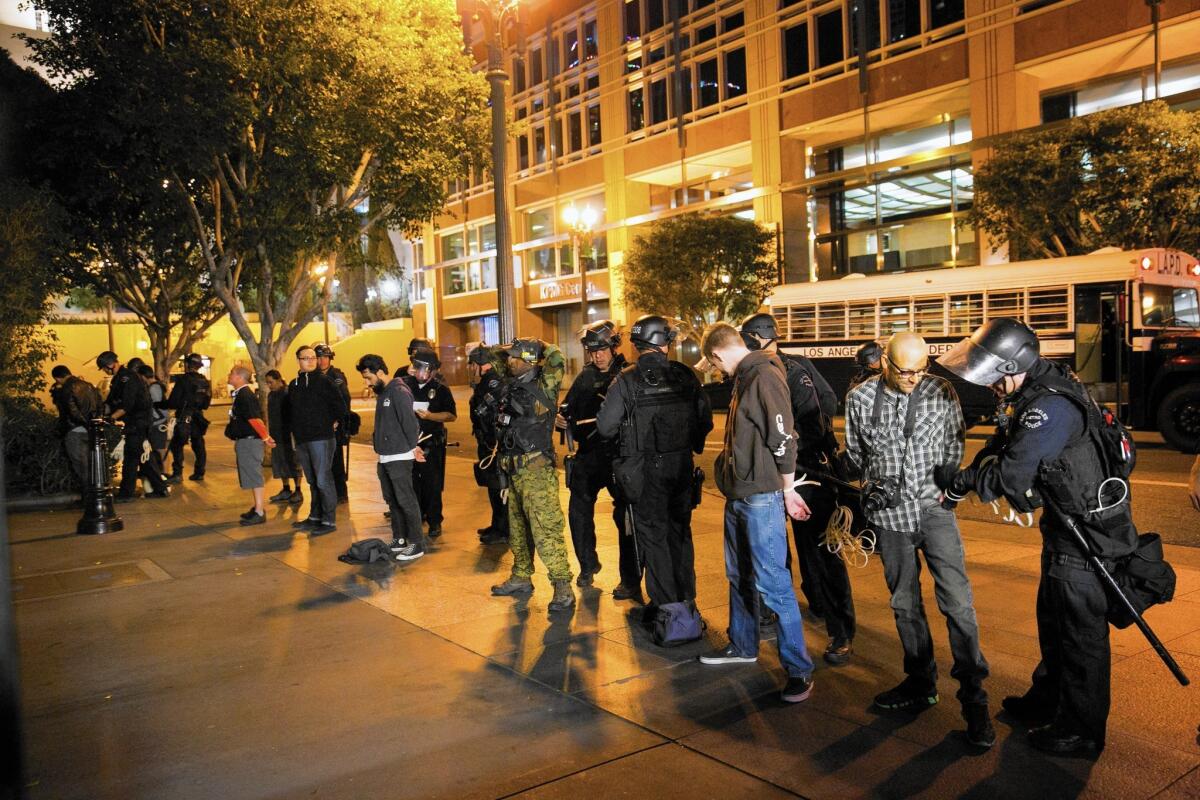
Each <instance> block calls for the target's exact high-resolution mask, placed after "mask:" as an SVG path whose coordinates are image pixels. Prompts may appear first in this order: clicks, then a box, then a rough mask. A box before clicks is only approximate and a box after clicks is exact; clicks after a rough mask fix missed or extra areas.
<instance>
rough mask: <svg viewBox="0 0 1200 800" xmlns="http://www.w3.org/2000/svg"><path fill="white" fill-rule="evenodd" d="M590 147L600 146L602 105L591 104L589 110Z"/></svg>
mask: <svg viewBox="0 0 1200 800" xmlns="http://www.w3.org/2000/svg"><path fill="white" fill-rule="evenodd" d="M587 121H588V147H599V146H600V106H599V105H590V106H588V110H587Z"/></svg>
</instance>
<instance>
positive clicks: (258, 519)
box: [238, 512, 267, 526]
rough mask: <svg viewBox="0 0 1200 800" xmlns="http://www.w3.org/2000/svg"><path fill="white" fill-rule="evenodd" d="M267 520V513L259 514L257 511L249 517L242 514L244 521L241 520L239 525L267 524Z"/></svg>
mask: <svg viewBox="0 0 1200 800" xmlns="http://www.w3.org/2000/svg"><path fill="white" fill-rule="evenodd" d="M266 521H267V515H266V514H259V513H258V512H255V513H253V514H251V515H250V516H248V517H247V516H245V515H242V521H241V522H239V523H238V524H239V525H242V526H246V525H264V524H266Z"/></svg>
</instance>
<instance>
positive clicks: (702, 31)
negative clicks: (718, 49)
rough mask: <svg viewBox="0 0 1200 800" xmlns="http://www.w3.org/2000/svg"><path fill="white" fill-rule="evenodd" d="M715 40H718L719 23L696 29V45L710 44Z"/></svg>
mask: <svg viewBox="0 0 1200 800" xmlns="http://www.w3.org/2000/svg"><path fill="white" fill-rule="evenodd" d="M715 38H717V23H715V22H714V23H712V24H711V25H705V26H704V27H703V28H697V29H696V44H702V43H704V42H710V41H712V40H713V39H715Z"/></svg>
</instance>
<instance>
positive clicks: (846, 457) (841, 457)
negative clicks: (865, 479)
mask: <svg viewBox="0 0 1200 800" xmlns="http://www.w3.org/2000/svg"><path fill="white" fill-rule="evenodd" d="M837 467H838V468H837V470H835V472H836V473H840V475H839V477H842V478H844V479H845V480H847V481H853V480H858V479H859V478H861V477H862V471H861V470H860V469H859V468H858V464H855V463H854V459H852V458H850V453H849V452H848V451H846V450H843V451H841V452H840V453H838V454H837Z"/></svg>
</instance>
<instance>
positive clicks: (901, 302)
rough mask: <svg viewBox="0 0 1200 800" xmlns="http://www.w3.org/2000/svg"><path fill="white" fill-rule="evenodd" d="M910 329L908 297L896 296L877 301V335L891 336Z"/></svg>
mask: <svg viewBox="0 0 1200 800" xmlns="http://www.w3.org/2000/svg"><path fill="white" fill-rule="evenodd" d="M911 329H912V322H911V320H910V314H909V307H908V298H907V297H898V298H892V299H883V300H880V301H879V335H880V336H891V335H892V334H893V333H898V332H899V331H907V330H911Z"/></svg>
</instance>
